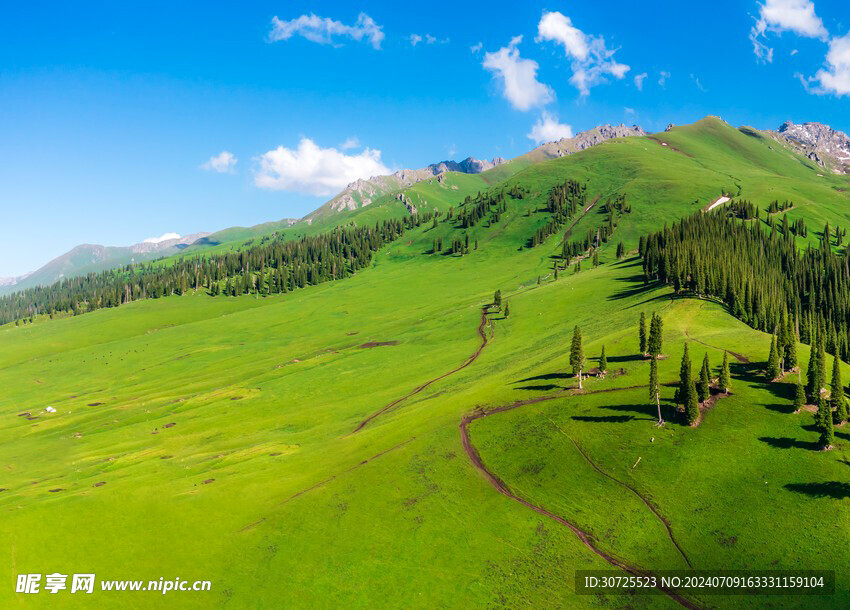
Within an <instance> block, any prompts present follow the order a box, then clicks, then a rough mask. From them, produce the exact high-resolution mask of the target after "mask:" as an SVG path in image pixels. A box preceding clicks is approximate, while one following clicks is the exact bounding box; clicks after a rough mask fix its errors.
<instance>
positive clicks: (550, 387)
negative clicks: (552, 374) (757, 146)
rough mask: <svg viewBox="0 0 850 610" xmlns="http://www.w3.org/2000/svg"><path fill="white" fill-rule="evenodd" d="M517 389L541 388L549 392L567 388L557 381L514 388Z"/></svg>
mask: <svg viewBox="0 0 850 610" xmlns="http://www.w3.org/2000/svg"><path fill="white" fill-rule="evenodd" d="M514 389H515V390H540V391H543V392H548V391H550V390H565V389H566V387H565V386H562V385H558V384H556V383H541V384H539V385H521V386H517V387H516V388H514Z"/></svg>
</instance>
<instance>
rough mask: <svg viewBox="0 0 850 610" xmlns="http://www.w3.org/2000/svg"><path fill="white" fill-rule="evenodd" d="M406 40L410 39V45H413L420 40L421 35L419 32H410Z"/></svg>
mask: <svg viewBox="0 0 850 610" xmlns="http://www.w3.org/2000/svg"><path fill="white" fill-rule="evenodd" d="M408 40H410V45H411V46H413V47H415V46H416V45H418V44H419V43H420V42H422V36H420V35H419V34H411V35H410V36H408Z"/></svg>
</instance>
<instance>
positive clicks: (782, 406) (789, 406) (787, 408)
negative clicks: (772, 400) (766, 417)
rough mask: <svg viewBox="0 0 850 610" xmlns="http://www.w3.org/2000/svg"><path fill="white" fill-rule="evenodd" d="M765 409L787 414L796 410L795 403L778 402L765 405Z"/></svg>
mask: <svg viewBox="0 0 850 610" xmlns="http://www.w3.org/2000/svg"><path fill="white" fill-rule="evenodd" d="M764 408H765V409H770V410H771V411H776V412H777V413H784V414H785V415H790V414H791V413H793V412H794V403H777V404H773V405H764Z"/></svg>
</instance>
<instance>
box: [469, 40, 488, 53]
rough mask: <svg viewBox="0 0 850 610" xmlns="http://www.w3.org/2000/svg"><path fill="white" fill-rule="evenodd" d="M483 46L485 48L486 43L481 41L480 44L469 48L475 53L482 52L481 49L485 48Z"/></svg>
mask: <svg viewBox="0 0 850 610" xmlns="http://www.w3.org/2000/svg"><path fill="white" fill-rule="evenodd" d="M483 48H484V43H483V42H479V43H478V44H474V45H472V46H471V47H469V50H470V51H471V52H473V53H480V52H481V49H483Z"/></svg>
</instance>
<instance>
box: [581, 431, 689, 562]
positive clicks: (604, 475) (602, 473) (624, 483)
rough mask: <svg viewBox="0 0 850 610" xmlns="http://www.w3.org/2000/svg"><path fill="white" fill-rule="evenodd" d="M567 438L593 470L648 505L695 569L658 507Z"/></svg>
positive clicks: (671, 540) (682, 554)
mask: <svg viewBox="0 0 850 610" xmlns="http://www.w3.org/2000/svg"><path fill="white" fill-rule="evenodd" d="M567 438H568V439H570V441H572V443H573V445H575V448H576V449H578V452H579V453H580V454H581V455H582V457H583V458H584V459H585V461H586V462H587V463H588V464H590V466H591V467H592V468H593V469H594V470H595V471H596V472H598V473H599V474H601V475H602V476H603V477H606V478H608V479H611V480H612V481H614V482H615V483H617V484H618V485H621V486H623V487H625V488H626V489H628V490H629V491H630V492H632V493H633V494H634V495H636V496H637V497H638V498H640V501H641V502H643V503H644V504H646V507H647V508H648V509H649V510H651V511H652V512H653V513H654V514H655V516H656V517H658V520H659V521H661V523H663V524H664V527H665V528H666V529H667V535H668V536H669V537H670V542H672V543H673V546H675V547H676V550H677V551H679V554H680V555H681V556H682V559H684V560H685V563H686V564H688V567H689V568H691V569H693V567H694V566H693V565H691V560H690V559H688V556H687V555H685V551H683V550H682V547H680V546H679V543H678V542H676V538H675V537H674V536H673V530H671V529H670V522H669V521H667V519H665V518H664V517H663V516H662V515H661V513H660V512H658V508H656V506H655V505H654V504H653V503H652V502H650V501H649V500H648V499H647V498H646V497H644V496H643V494H641V493H640V492H639V491H638V490H637V489H635V488H634V487H632V486H631V485H629V484H628V483H626V482H624V481H621V480H620V479H617V478H615V477H613V476H611V475H610V474H608V473H607V472H605V471H604V470H602V469H601V468H600V467H599V466H597V465H596V464H595V463H594V462H593V460H591V459H590V456H588V455H587V454H586V453H585V452H584V449H582V448H581V446H580V445H579V444H578V443H577V442H576V440H575V439H574V438H573V437H571V436H567Z"/></svg>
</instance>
